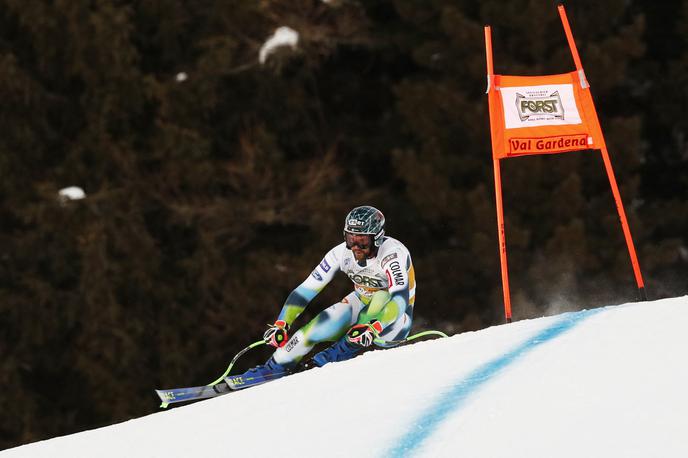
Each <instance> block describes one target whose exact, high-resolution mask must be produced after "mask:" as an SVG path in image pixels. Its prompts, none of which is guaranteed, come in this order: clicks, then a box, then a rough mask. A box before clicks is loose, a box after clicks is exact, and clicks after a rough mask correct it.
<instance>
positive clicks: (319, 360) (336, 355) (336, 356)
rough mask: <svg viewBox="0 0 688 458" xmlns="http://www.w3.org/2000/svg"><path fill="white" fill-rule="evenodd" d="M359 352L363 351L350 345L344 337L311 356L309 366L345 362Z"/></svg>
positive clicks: (359, 347) (356, 346)
mask: <svg viewBox="0 0 688 458" xmlns="http://www.w3.org/2000/svg"><path fill="white" fill-rule="evenodd" d="M361 350H363V347H361V346H359V345H355V344H351V343H349V342H348V341H347V340H346V337H342V338H341V339H339V340H338V341H337V342H336V343H334V344H333V345H332V346H330V347H329V348H326V349H325V350H323V351H321V352H320V353H317V354H316V355H315V356H313V358H312V359H311V360H310V361H309V364H312V365H313V366H317V367H322V366H324V365H325V364H327V363H334V362H338V361H346V360H347V359H351V358H353V357H354V356H356V354H357V353H358V352H360V351H361Z"/></svg>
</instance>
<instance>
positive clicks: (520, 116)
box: [499, 84, 582, 129]
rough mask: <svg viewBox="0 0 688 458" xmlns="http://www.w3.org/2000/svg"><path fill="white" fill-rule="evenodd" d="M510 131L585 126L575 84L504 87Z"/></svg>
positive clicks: (506, 116) (504, 99)
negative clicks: (574, 92)
mask: <svg viewBox="0 0 688 458" xmlns="http://www.w3.org/2000/svg"><path fill="white" fill-rule="evenodd" d="M499 92H500V93H501V95H502V104H503V107H504V123H505V124H506V125H505V127H506V128H507V129H516V128H520V127H537V126H561V125H566V124H581V123H582V120H581V118H580V114H579V113H578V107H577V106H576V99H575V98H574V96H573V86H572V85H571V84H548V85H544V86H522V87H500V88H499Z"/></svg>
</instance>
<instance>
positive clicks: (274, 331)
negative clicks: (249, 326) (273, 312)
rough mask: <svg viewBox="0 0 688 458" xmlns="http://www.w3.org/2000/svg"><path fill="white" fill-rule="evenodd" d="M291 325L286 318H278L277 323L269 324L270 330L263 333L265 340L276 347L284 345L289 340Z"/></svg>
mask: <svg viewBox="0 0 688 458" xmlns="http://www.w3.org/2000/svg"><path fill="white" fill-rule="evenodd" d="M288 331H289V325H288V324H287V322H286V321H284V320H277V321H275V324H273V325H269V327H268V330H267V331H265V334H263V340H265V343H266V344H268V345H272V346H273V347H275V348H280V347H283V346H284V345H285V344H286V343H287V340H289V334H288Z"/></svg>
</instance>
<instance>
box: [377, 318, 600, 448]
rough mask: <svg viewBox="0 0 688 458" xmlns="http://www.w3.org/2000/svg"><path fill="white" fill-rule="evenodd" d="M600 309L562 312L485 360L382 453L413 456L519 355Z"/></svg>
mask: <svg viewBox="0 0 688 458" xmlns="http://www.w3.org/2000/svg"><path fill="white" fill-rule="evenodd" d="M601 310H604V309H593V310H585V311H582V312H573V313H566V314H563V315H562V318H561V319H560V320H558V321H556V322H555V323H554V324H552V325H551V326H549V327H547V328H545V329H543V330H542V331H540V332H539V333H537V334H535V335H534V336H532V337H530V338H529V339H528V340H526V341H525V342H523V343H522V344H520V345H519V346H517V347H516V348H514V349H513V350H511V351H510V352H508V353H506V354H504V355H502V356H499V357H498V358H496V359H494V360H492V361H489V362H487V363H485V364H484V365H482V366H480V367H478V368H477V369H475V370H474V371H473V372H471V373H470V374H468V376H466V377H465V378H464V379H462V380H459V381H457V382H456V383H455V384H454V388H453V389H452V390H450V391H449V392H447V393H446V394H445V395H444V396H442V397H441V398H440V399H439V400H438V401H437V402H435V404H434V405H432V406H430V407H429V408H428V409H427V410H426V411H425V412H423V413H422V414H421V416H420V418H419V419H418V420H416V421H413V422H412V423H411V424H412V425H413V429H412V430H411V431H409V432H408V433H406V434H405V435H404V436H402V437H401V438H400V439H399V440H398V441H396V445H395V446H394V447H393V448H391V449H390V450H389V451H388V452H386V453H385V454H384V455H383V456H386V457H387V456H393V457H405V456H411V455H412V454H413V453H414V452H415V451H416V450H418V448H419V447H420V446H421V445H422V444H423V442H424V441H425V440H426V439H427V438H428V437H429V436H430V435H431V434H432V433H433V432H435V431H436V430H437V428H438V427H439V426H440V425H441V423H442V422H443V421H444V420H445V419H446V418H447V417H448V416H449V414H451V413H454V412H456V411H458V410H459V409H460V408H461V407H462V405H463V404H464V403H465V401H466V400H467V399H468V397H469V396H470V395H472V394H473V393H475V392H476V391H477V390H478V389H479V388H481V387H482V386H483V385H484V384H485V383H487V382H489V381H491V380H492V379H494V378H495V377H496V376H497V375H499V373H500V372H501V371H502V370H503V369H504V368H506V367H507V366H509V365H510V364H512V363H514V362H515V361H516V359H517V358H519V357H521V356H523V355H524V354H526V353H528V352H529V351H531V350H533V349H535V348H536V347H538V346H539V345H542V344H543V343H547V342H549V341H550V340H553V339H556V338H557V337H559V336H560V335H562V334H563V333H565V332H566V331H568V330H570V329H571V328H573V327H574V326H576V325H577V324H579V323H580V322H581V321H583V320H584V319H586V318H588V317H589V316H591V315H593V314H595V313H597V312H600V311H601Z"/></svg>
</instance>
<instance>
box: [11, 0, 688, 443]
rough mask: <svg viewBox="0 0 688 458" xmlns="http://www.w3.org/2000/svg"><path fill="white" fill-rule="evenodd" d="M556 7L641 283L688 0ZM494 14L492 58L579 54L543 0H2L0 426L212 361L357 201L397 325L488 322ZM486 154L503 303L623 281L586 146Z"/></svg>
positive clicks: (492, 296) (653, 286) (674, 123)
mask: <svg viewBox="0 0 688 458" xmlns="http://www.w3.org/2000/svg"><path fill="white" fill-rule="evenodd" d="M566 6H567V13H568V17H569V21H570V23H571V27H572V30H573V33H574V36H575V38H576V40H577V43H578V49H579V51H580V54H581V58H582V61H583V65H584V67H585V69H586V73H587V76H588V79H589V81H590V83H591V86H592V93H593V97H594V99H595V101H596V104H597V108H598V112H599V115H600V120H601V124H602V127H603V129H604V131H605V136H606V139H607V144H608V146H609V151H610V154H611V157H612V162H613V165H614V170H615V172H616V177H617V179H618V181H619V185H620V190H621V195H622V198H623V201H624V204H625V207H626V211H627V213H628V217H629V223H630V227H631V230H632V233H633V237H634V240H635V243H636V248H637V250H638V257H639V261H640V266H641V269H642V272H643V275H644V278H645V282H646V286H647V293H648V296H649V298H650V299H658V298H662V297H668V296H677V295H682V294H686V292H687V291H688V288H687V286H686V280H685V278H686V276H687V275H688V240H687V237H688V231H687V229H688V203H687V199H686V197H687V196H688V166H687V164H688V162H687V161H686V159H687V157H688V143H687V142H688V136H687V134H688V117H687V116H686V115H685V113H686V112H685V110H686V106H688V100H687V99H688V91H686V84H688V46H687V44H688V1H679V0H665V1H662V2H648V1H640V0H604V1H599V0H576V1H569V2H567V4H566ZM485 24H490V25H491V26H492V28H493V30H492V32H493V42H494V59H495V71H496V73H502V74H520V75H536V74H549V73H562V72H568V71H571V70H573V68H574V65H573V61H572V59H571V56H570V53H569V49H568V46H567V44H566V40H565V36H564V32H563V29H562V27H561V23H560V20H559V16H558V14H557V11H556V3H555V2H550V1H544V0H539V1H536V0H509V1H497V0H451V1H450V0H387V1H381V0H365V1H363V0H360V1H354V0H338V1H337V0H333V1H331V2H329V3H324V2H321V1H317V0H281V1H271V0H263V1H254V0H231V1H230V0H222V1H221V0H140V1H133V0H129V1H124V0H120V1H116V0H109V1H105V0H103V1H98V0H53V1H48V0H45V1H39V0H35V1H34V0H28V1H27V0H0V129H1V132H2V134H1V135H0V322H1V323H2V326H1V328H0V386H2V396H0V411H1V412H2V416H1V417H0V448H7V447H10V446H14V445H18V444H21V443H26V442H29V441H36V440H39V439H44V438H48V437H53V436H55V435H62V434H67V433H71V432H75V431H80V430H83V429H86V428H93V427H97V426H102V425H106V424H111V423H114V422H117V421H122V420H125V419H129V418H132V417H137V416H142V415H145V414H148V413H152V412H154V411H156V410H157V407H158V402H157V398H156V397H155V396H154V393H153V391H152V390H153V389H154V388H161V387H172V386H184V385H198V384H204V383H208V382H210V381H211V380H214V379H215V378H216V377H217V376H218V375H219V374H220V373H222V371H223V370H224V368H225V367H226V365H227V363H228V362H229V360H230V359H231V357H232V356H233V355H234V354H235V353H236V352H237V351H239V350H240V349H241V348H243V347H244V346H246V345H247V344H249V343H251V342H253V341H256V340H258V339H259V338H260V337H261V336H262V333H263V330H264V328H265V325H266V323H269V322H272V321H274V319H275V318H276V316H277V313H278V312H279V310H280V307H281V305H282V302H283V301H284V299H285V298H286V296H287V294H288V293H289V292H290V291H291V290H292V289H293V288H294V287H295V286H296V285H297V284H298V283H300V282H301V281H302V280H303V279H304V278H305V277H306V276H307V275H308V274H309V272H310V271H311V270H312V268H313V266H314V265H315V264H316V263H317V262H318V261H319V260H320V258H321V256H322V255H323V254H324V253H325V252H326V250H328V249H329V248H331V247H332V246H334V245H335V244H337V243H340V241H341V230H342V224H343V219H344V216H345V215H346V212H347V211H348V210H349V209H350V208H351V207H353V206H355V205H360V204H364V203H370V204H373V205H375V206H377V207H378V208H380V209H381V210H383V212H384V213H385V214H386V216H387V222H388V223H387V232H388V234H390V235H392V236H394V237H397V238H399V239H401V240H402V241H403V242H404V243H405V244H406V245H407V246H408V247H409V249H410V250H411V253H412V255H413V257H414V262H415V265H416V272H417V279H418V300H417V306H416V321H415V324H414V329H415V330H421V329H428V328H434V329H440V330H443V331H445V332H448V333H459V332H464V331H468V330H476V329H481V328H484V327H487V326H491V325H496V324H500V323H502V322H503V309H502V306H503V304H502V290H501V281H500V271H499V253H498V243H497V231H496V216H495V203H494V200H495V199H494V187H493V176H492V173H493V172H492V159H491V146H490V137H489V125H488V115H487V98H486V96H485V94H484V91H485V87H486V79H485V73H486V70H485V52H484V41H483V26H484V25H485ZM280 26H289V27H291V28H293V29H294V30H296V31H297V32H298V33H299V43H298V46H297V47H296V48H295V49H292V48H288V47H287V48H280V49H279V50H278V51H277V52H275V53H274V54H272V55H271V56H270V57H269V59H268V60H267V61H266V62H265V63H264V64H261V63H259V61H258V54H259V50H260V48H261V46H262V44H263V43H264V42H265V41H266V40H267V38H268V37H270V36H271V35H272V33H273V32H274V30H275V29H276V28H277V27H280ZM182 72H183V73H185V74H186V75H188V78H187V79H185V80H184V79H183V78H178V77H177V75H179V74H180V73H182ZM502 178H503V184H504V197H505V208H506V235H507V245H508V250H509V267H510V275H511V288H512V299H513V313H514V319H517V320H518V319H524V318H532V317H537V316H542V315H545V314H551V313H556V312H560V311H565V310H576V309H582V308H591V307H596V306H601V305H606V304H615V303H623V302H628V301H633V300H636V299H637V297H636V296H637V289H636V286H635V281H634V278H633V273H632V269H631V265H630V261H629V258H628V253H627V250H626V245H625V243H624V240H623V234H622V232H621V227H620V225H619V222H618V217H617V213H616V209H615V207H614V202H613V199H612V196H611V192H610V189H609V183H608V181H607V177H606V175H605V172H604V167H603V164H602V160H601V158H600V155H599V153H597V152H593V151H590V152H580V153H570V154H564V155H554V156H546V157H544V156H539V157H528V158H519V159H512V160H508V161H503V162H502ZM73 185H74V186H80V187H82V188H83V189H84V190H85V192H86V194H87V197H86V198H85V199H83V200H74V201H65V200H61V199H59V198H58V191H59V190H60V189H62V188H64V187H66V186H73ZM350 289H351V285H350V283H349V281H348V280H347V279H346V278H344V277H340V278H339V279H338V280H335V282H333V283H332V284H331V285H330V287H329V288H328V289H327V290H325V291H324V292H323V293H322V294H321V295H320V296H319V297H317V298H316V300H315V301H314V303H313V304H312V305H311V307H310V309H309V311H308V312H307V313H305V314H304V316H303V317H302V318H300V319H299V320H298V321H297V323H296V325H297V326H298V325H302V324H305V323H306V320H307V319H308V318H309V317H311V316H312V315H313V314H314V313H315V312H317V311H319V310H321V309H322V308H324V307H325V306H327V305H329V304H331V303H332V302H334V301H336V300H338V299H339V298H340V297H341V296H342V295H344V294H346V293H347V292H348V291H350ZM268 355H269V353H268V352H267V350H265V349H261V350H254V352H253V353H252V354H247V356H246V357H245V360H243V361H242V364H243V365H244V366H248V365H250V364H255V363H260V362H263V361H264V360H265V359H267V357H268Z"/></svg>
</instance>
